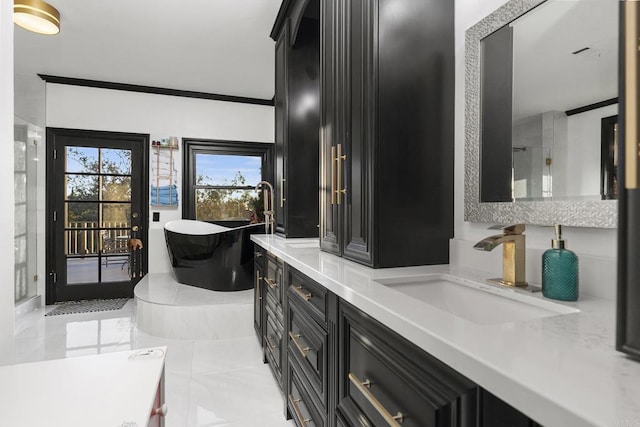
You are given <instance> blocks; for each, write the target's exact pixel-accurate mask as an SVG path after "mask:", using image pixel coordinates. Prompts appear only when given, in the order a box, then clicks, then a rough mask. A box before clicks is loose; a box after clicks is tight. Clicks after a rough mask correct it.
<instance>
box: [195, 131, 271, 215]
mask: <svg viewBox="0 0 640 427" xmlns="http://www.w3.org/2000/svg"><path fill="white" fill-rule="evenodd" d="M184 144H185V147H184V180H183V182H184V183H185V185H184V192H185V194H184V198H183V201H184V207H183V217H185V218H190V219H197V220H200V221H208V222H233V223H247V222H249V221H250V220H254V219H257V220H259V221H261V218H260V215H261V213H262V212H261V210H262V199H261V194H260V193H259V192H258V191H256V190H255V187H256V184H257V183H258V182H259V181H262V180H269V177H270V175H271V167H270V164H271V161H270V159H271V146H272V144H262V143H251V142H241V141H214V140H195V139H187V138H184ZM234 225H235V224H234Z"/></svg>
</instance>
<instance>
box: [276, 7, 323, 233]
mask: <svg viewBox="0 0 640 427" xmlns="http://www.w3.org/2000/svg"><path fill="white" fill-rule="evenodd" d="M271 37H272V38H273V39H274V40H275V41H276V46H275V68H276V69H275V75H276V81H275V97H274V101H275V151H276V156H275V182H274V192H275V195H274V196H275V197H274V199H275V200H274V202H275V203H274V204H275V206H274V207H275V220H276V232H277V233H279V234H283V235H285V236H286V237H317V236H318V224H319V220H318V217H319V210H318V209H319V208H318V204H319V201H318V181H319V178H318V167H319V166H318V158H319V148H318V147H319V137H318V134H319V128H320V113H319V109H320V106H319V102H320V101H319V98H320V95H319V91H320V70H319V68H320V38H319V37H320V22H319V0H296V1H287V0H285V1H284V2H283V3H282V6H281V8H280V11H279V13H278V17H277V19H276V22H275V24H274V27H273V30H272V31H271Z"/></svg>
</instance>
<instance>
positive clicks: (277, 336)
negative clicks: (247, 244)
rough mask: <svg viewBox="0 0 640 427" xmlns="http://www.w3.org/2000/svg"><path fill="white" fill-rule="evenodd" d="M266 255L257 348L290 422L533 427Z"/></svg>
mask: <svg viewBox="0 0 640 427" xmlns="http://www.w3.org/2000/svg"><path fill="white" fill-rule="evenodd" d="M265 257H266V260H265V264H264V274H265V278H264V279H263V282H264V283H263V289H264V291H263V299H262V300H259V299H256V303H260V302H262V305H263V308H262V311H263V313H264V314H263V316H264V317H263V340H262V344H263V348H264V355H265V359H266V362H268V363H269V365H270V367H271V369H272V371H273V373H274V376H275V378H276V380H277V381H278V384H279V385H280V386H281V387H282V389H283V393H284V396H285V411H286V414H287V416H289V417H291V418H292V419H293V420H294V422H295V424H296V425H297V426H298V427H312V426H313V427H348V426H356V425H357V426H389V425H397V426H405V427H413V426H416V427H430V426H434V427H448V426H451V427H453V426H455V427H539V424H536V423H535V422H534V421H533V420H531V419H530V418H528V417H527V416H526V415H524V414H523V413H521V412H520V411H518V410H517V409H515V408H513V407H511V406H510V405H508V404H507V403H505V402H504V401H502V400H501V399H499V398H498V397H496V396H494V395H493V394H491V393H489V392H488V391H486V390H484V389H482V388H481V387H479V386H478V385H477V384H475V383H473V382H472V381H470V380H469V379H467V378H466V377H464V376H463V375H462V374H460V373H458V372H457V371H455V370H454V369H452V368H451V367H449V366H447V365H446V364H445V363H443V362H441V361H440V360H438V359H436V358H434V357H433V356H431V355H430V354H428V353H426V352H425V351H424V350H422V349H420V348H418V347H417V346H415V345H414V344H412V343H411V342H409V341H408V340H407V339H405V338H404V337H402V336H400V335H398V334H397V333H395V332H393V331H392V330H390V329H389V328H388V327H386V326H384V325H382V324H381V323H380V322H378V321H377V320H375V319H373V318H372V317H371V316H369V315H368V314H366V313H364V312H362V311H361V310H359V309H357V308H355V307H353V306H352V305H350V304H349V303H347V302H346V301H343V300H342V299H340V298H338V297H337V296H336V295H335V294H333V293H332V292H329V291H328V290H327V289H326V288H325V287H324V286H322V285H320V284H319V283H317V282H315V281H314V280H312V279H311V278H309V277H308V276H306V275H304V274H302V273H301V272H300V271H298V270H296V269H295V268H293V267H290V266H288V265H286V264H283V263H282V262H281V261H280V260H279V259H277V258H276V257H274V256H273V255H272V254H269V253H266V255H265ZM256 266H258V263H256ZM279 298H280V299H279ZM283 310H284V319H283V318H282V313H283ZM283 320H284V328H283V323H282V322H283ZM394 423H395V424H394Z"/></svg>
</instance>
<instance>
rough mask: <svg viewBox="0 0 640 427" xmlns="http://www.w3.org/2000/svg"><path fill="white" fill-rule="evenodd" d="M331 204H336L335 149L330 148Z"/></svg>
mask: <svg viewBox="0 0 640 427" xmlns="http://www.w3.org/2000/svg"><path fill="white" fill-rule="evenodd" d="M331 204H332V205H335V204H336V147H335V146H333V145H332V146H331Z"/></svg>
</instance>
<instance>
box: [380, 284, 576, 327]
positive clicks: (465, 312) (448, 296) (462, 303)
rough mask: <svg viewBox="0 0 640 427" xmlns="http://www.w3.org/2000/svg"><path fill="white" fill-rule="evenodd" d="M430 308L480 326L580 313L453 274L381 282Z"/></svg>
mask: <svg viewBox="0 0 640 427" xmlns="http://www.w3.org/2000/svg"><path fill="white" fill-rule="evenodd" d="M375 281H376V282H377V283H380V284H382V285H385V286H387V287H389V288H392V289H395V290H397V291H398V292H401V293H403V294H405V295H408V296H410V297H412V298H415V299H418V300H420V301H422V302H424V303H426V304H428V305H430V306H433V307H436V308H438V309H440V310H444V311H447V312H449V313H451V314H453V315H455V316H457V317H461V318H463V319H466V320H468V321H471V322H473V323H477V324H480V325H491V324H497V323H507V322H520V321H524V320H532V319H539V318H543V317H550V316H557V315H559V314H570V313H577V312H579V310H577V309H575V308H572V307H568V306H565V305H562V304H557V303H553V302H550V301H547V300H544V299H542V298H539V297H536V296H531V295H527V294H525V293H523V292H519V291H517V290H515V289H511V288H499V287H498V286H496V285H488V284H484V283H477V282H473V281H469V280H465V279H462V278H459V277H457V276H452V275H449V274H428V275H422V276H412V277H403V278H391V279H378V280H375Z"/></svg>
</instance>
